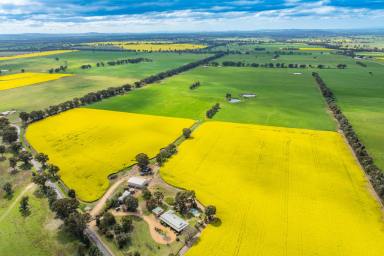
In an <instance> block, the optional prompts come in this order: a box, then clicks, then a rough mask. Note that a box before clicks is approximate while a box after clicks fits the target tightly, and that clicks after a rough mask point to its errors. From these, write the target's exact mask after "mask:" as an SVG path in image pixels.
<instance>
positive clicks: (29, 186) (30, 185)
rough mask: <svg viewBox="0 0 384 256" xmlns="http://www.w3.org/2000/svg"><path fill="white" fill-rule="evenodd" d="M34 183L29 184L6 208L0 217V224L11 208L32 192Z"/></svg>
mask: <svg viewBox="0 0 384 256" xmlns="http://www.w3.org/2000/svg"><path fill="white" fill-rule="evenodd" d="M35 187H36V186H35V184H34V183H29V184H28V185H27V186H26V187H25V188H24V189H23V190H22V191H21V192H20V194H19V195H18V196H17V197H16V198H15V200H13V202H12V204H11V205H10V206H8V208H7V210H6V211H5V212H4V213H3V214H2V215H1V216H0V222H2V221H3V220H4V219H5V218H6V217H7V216H8V214H9V213H10V212H11V211H12V209H13V208H15V206H16V204H17V203H18V202H19V201H20V200H21V198H22V197H23V196H24V195H25V194H26V193H28V192H29V191H30V190H33V189H34V188H35Z"/></svg>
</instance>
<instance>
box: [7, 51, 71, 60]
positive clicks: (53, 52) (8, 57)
mask: <svg viewBox="0 0 384 256" xmlns="http://www.w3.org/2000/svg"><path fill="white" fill-rule="evenodd" d="M75 51H77V50H55V51H44V52H32V53H25V54H19V55H13V56H4V57H0V61H1V60H13V59H20V58H32V57H42V56H48V55H55V54H62V53H67V52H75Z"/></svg>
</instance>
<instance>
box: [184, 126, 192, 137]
mask: <svg viewBox="0 0 384 256" xmlns="http://www.w3.org/2000/svg"><path fill="white" fill-rule="evenodd" d="M191 133H192V131H191V129H189V128H184V129H183V136H184V138H186V139H188V138H189V137H191Z"/></svg>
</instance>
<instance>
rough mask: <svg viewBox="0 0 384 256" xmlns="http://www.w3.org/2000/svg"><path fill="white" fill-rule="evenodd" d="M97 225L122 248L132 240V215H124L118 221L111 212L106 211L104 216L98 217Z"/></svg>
mask: <svg viewBox="0 0 384 256" xmlns="http://www.w3.org/2000/svg"><path fill="white" fill-rule="evenodd" d="M96 225H97V227H98V228H99V230H100V232H101V233H102V234H104V235H105V236H106V237H107V238H108V239H109V240H113V241H114V242H115V243H116V245H117V247H119V248H120V249H121V248H124V247H125V246H126V245H128V244H129V243H130V241H131V235H130V233H131V232H132V231H133V228H134V227H133V221H132V217H131V216H124V217H123V218H122V219H121V222H120V223H118V222H117V220H116V219H115V217H114V216H113V215H112V214H111V213H110V212H105V213H104V214H103V216H101V217H97V218H96Z"/></svg>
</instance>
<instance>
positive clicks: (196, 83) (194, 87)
mask: <svg viewBox="0 0 384 256" xmlns="http://www.w3.org/2000/svg"><path fill="white" fill-rule="evenodd" d="M199 86H200V82H199V81H197V82H194V83H193V84H191V85H190V86H189V89H190V90H194V89H196V88H197V87H199Z"/></svg>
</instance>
